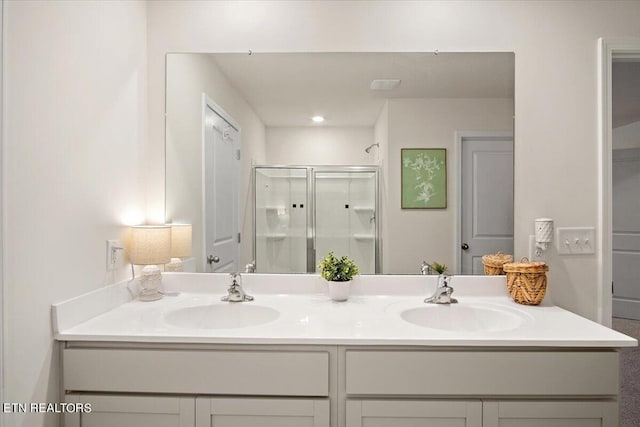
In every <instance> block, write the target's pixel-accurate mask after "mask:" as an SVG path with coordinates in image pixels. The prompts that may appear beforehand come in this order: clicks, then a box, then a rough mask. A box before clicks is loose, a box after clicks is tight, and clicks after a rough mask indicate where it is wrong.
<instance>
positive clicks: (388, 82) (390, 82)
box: [371, 79, 400, 90]
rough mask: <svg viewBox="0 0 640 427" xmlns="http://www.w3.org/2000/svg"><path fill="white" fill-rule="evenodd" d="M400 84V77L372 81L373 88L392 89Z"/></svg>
mask: <svg viewBox="0 0 640 427" xmlns="http://www.w3.org/2000/svg"><path fill="white" fill-rule="evenodd" d="M398 86H400V80H399V79H378V80H372V81H371V90H391V89H395V88H397V87H398Z"/></svg>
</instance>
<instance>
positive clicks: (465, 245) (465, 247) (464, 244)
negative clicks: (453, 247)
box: [462, 243, 469, 251]
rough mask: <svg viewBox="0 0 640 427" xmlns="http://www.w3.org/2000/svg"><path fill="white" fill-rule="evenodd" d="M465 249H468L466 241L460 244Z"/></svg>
mask: <svg viewBox="0 0 640 427" xmlns="http://www.w3.org/2000/svg"><path fill="white" fill-rule="evenodd" d="M467 249H469V245H467V244H466V243H463V244H462V250H463V251H466V250H467Z"/></svg>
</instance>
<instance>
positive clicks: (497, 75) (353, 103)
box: [211, 53, 514, 126]
mask: <svg viewBox="0 0 640 427" xmlns="http://www.w3.org/2000/svg"><path fill="white" fill-rule="evenodd" d="M211 57H212V59H213V60H214V61H215V62H216V64H217V65H218V67H219V68H220V70H221V71H222V72H223V73H224V74H225V75H226V77H227V78H228V79H229V81H230V82H231V84H232V85H233V86H234V87H235V88H236V89H238V90H239V91H240V92H241V93H242V95H243V97H244V98H245V100H246V101H247V102H249V104H251V106H252V107H253V109H254V110H255V112H256V113H257V114H258V116H260V118H261V119H262V121H263V122H264V124H265V125H266V126H318V125H317V124H314V123H312V122H311V117H312V116H314V115H321V116H324V117H325V122H324V123H323V124H322V125H324V126H373V125H374V124H375V122H376V119H377V118H378V116H379V114H380V110H381V108H382V106H383V105H384V101H385V99H387V98H513V93H514V55H513V54H512V53H440V54H434V53H254V54H251V55H249V54H239V53H232V54H211ZM374 79H400V80H402V82H401V84H400V86H399V87H398V88H396V89H393V90H388V91H373V90H371V89H370V84H371V81H372V80H374Z"/></svg>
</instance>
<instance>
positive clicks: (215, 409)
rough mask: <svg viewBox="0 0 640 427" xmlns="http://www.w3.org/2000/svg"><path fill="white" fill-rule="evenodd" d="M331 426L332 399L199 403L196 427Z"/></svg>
mask: <svg viewBox="0 0 640 427" xmlns="http://www.w3.org/2000/svg"><path fill="white" fill-rule="evenodd" d="M329 424H330V421H329V399H272V398H263V399H260V398H255V399H243V398H217V397H212V398H204V397H202V398H198V399H196V427H254V426H260V427H329Z"/></svg>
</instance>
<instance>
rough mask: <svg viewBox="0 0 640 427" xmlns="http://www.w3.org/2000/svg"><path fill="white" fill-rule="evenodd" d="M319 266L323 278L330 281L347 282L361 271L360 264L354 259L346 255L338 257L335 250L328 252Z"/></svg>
mask: <svg viewBox="0 0 640 427" xmlns="http://www.w3.org/2000/svg"><path fill="white" fill-rule="evenodd" d="M318 268H319V269H320V275H321V276H322V278H323V279H325V280H328V281H330V282H346V281H348V280H351V279H352V278H353V276H355V275H356V274H358V273H359V270H358V266H357V265H356V264H355V263H354V262H353V260H351V259H349V258H347V257H346V256H343V257H341V258H337V257H336V256H335V255H333V251H332V252H329V253H328V254H327V256H326V257H325V258H324V259H323V260H322V262H320V264H319V265H318Z"/></svg>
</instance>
